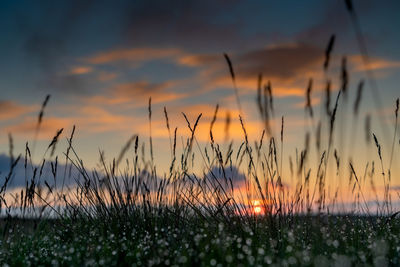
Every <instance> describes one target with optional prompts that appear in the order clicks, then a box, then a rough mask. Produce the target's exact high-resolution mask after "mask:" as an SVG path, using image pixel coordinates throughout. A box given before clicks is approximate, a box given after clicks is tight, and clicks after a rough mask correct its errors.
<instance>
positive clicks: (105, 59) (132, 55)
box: [85, 47, 181, 64]
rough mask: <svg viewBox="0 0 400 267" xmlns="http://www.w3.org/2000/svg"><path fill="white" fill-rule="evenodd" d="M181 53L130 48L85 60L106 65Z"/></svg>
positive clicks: (166, 56) (167, 50)
mask: <svg viewBox="0 0 400 267" xmlns="http://www.w3.org/2000/svg"><path fill="white" fill-rule="evenodd" d="M180 53H181V52H180V50H178V49H173V48H170V49H168V48H167V49H157V48H148V47H147V48H132V49H116V50H110V51H107V52H101V53H98V54H97V55H94V56H92V57H88V58H86V59H85V61H86V62H88V63H90V64H106V63H112V62H117V61H136V62H143V61H149V60H154V59H161V58H168V57H172V56H177V55H179V54H180Z"/></svg>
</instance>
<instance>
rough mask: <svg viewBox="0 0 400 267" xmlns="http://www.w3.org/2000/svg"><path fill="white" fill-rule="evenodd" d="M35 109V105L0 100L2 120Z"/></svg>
mask: <svg viewBox="0 0 400 267" xmlns="http://www.w3.org/2000/svg"><path fill="white" fill-rule="evenodd" d="M33 110H35V107H33V106H22V105H20V104H17V103H16V102H13V101H8V100H0V121H3V120H9V119H13V118H17V117H19V116H21V115H24V114H26V113H29V112H32V111H33Z"/></svg>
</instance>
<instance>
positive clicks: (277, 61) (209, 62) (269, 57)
mask: <svg viewBox="0 0 400 267" xmlns="http://www.w3.org/2000/svg"><path fill="white" fill-rule="evenodd" d="M231 56H232V59H233V60H232V61H233V65H234V69H235V72H236V74H237V76H238V77H239V78H244V79H255V77H257V75H258V73H262V74H263V75H264V77H267V78H269V79H271V78H275V79H281V80H284V79H291V78H294V77H296V76H298V75H299V74H301V73H302V72H304V71H306V70H310V69H312V68H314V67H316V66H317V65H318V63H321V62H322V59H323V50H322V49H321V48H320V47H316V46H313V45H309V44H305V43H293V44H277V45H275V46H271V47H266V48H261V49H258V50H253V51H249V52H244V53H239V54H233V55H231ZM179 63H181V64H184V65H188V66H202V67H206V68H214V69H215V73H217V72H220V74H221V75H223V76H224V77H225V76H226V77H227V74H226V68H227V66H226V64H225V62H224V60H223V57H222V55H192V56H186V57H183V58H181V59H180V60H179ZM221 63H224V64H222V65H221ZM321 64H322V63H321ZM216 68H220V69H219V70H217V69H216ZM219 78H220V77H219Z"/></svg>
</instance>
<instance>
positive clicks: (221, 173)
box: [204, 166, 246, 190]
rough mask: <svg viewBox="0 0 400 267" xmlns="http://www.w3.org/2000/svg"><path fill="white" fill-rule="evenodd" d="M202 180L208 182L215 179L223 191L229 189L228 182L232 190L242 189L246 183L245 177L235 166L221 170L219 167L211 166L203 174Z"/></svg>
mask: <svg viewBox="0 0 400 267" xmlns="http://www.w3.org/2000/svg"><path fill="white" fill-rule="evenodd" d="M204 179H207V180H209V181H214V180H215V179H217V180H218V181H219V183H220V184H221V186H222V187H223V188H224V189H225V190H228V189H230V188H231V184H230V181H232V186H233V189H234V190H235V189H243V188H244V187H245V183H246V176H245V175H244V174H243V173H242V172H240V171H239V169H238V168H237V167H235V166H232V167H224V168H223V169H222V167H219V166H213V167H212V168H211V169H210V170H209V171H208V172H207V173H206V174H204Z"/></svg>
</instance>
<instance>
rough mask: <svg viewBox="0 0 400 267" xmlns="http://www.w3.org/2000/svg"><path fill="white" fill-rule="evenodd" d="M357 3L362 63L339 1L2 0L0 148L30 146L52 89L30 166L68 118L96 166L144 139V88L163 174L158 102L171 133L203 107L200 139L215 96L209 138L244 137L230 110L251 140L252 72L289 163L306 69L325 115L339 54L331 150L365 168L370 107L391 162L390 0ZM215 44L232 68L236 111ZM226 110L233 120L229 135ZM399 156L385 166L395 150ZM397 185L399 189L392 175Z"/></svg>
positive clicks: (309, 124) (165, 142) (393, 60)
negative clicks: (268, 93)
mask: <svg viewBox="0 0 400 267" xmlns="http://www.w3.org/2000/svg"><path fill="white" fill-rule="evenodd" d="M353 2H354V8H355V10H356V12H357V16H358V21H359V24H360V26H361V30H362V35H363V38H364V40H365V44H366V46H367V49H368V55H369V56H368V59H369V65H368V66H366V65H365V64H364V63H363V60H362V55H361V52H360V47H359V45H358V42H357V36H356V34H355V31H354V27H353V24H352V21H351V19H350V16H349V14H348V12H347V11H346V6H345V3H344V1H339V0H327V1H318V0H307V1H235V0H232V1H90V0H89V1H77V0H71V1H66V0H65V1H1V3H0V17H1V23H0V30H1V33H2V37H1V41H0V58H1V60H0V90H1V96H0V133H1V135H0V153H1V154H4V155H7V154H8V151H9V137H8V135H9V134H12V137H13V141H14V150H15V151H14V154H19V153H24V147H25V143H26V142H29V143H30V144H33V143H34V136H35V129H36V123H37V117H38V113H39V110H40V107H41V104H42V102H43V100H44V99H45V96H46V95H48V94H50V95H51V98H50V101H49V104H48V106H47V107H46V109H45V114H44V118H43V124H42V127H41V129H40V133H39V135H38V142H37V147H36V150H35V154H36V155H35V156H36V158H37V162H39V161H40V158H41V157H40V156H41V155H42V154H43V153H44V151H45V148H46V146H47V145H48V144H49V142H50V141H51V139H52V137H53V136H54V134H55V133H56V131H57V130H58V129H60V128H64V133H63V135H62V138H61V141H62V143H61V144H60V145H59V146H58V150H57V153H59V154H60V155H62V153H63V149H64V148H65V146H66V141H65V138H67V137H68V136H69V134H70V132H71V130H72V127H73V125H76V134H75V140H74V144H75V148H76V151H77V153H78V154H79V156H80V157H81V158H82V159H83V160H84V162H85V163H86V164H87V166H89V167H95V166H96V164H97V162H98V158H99V150H104V151H105V154H106V155H107V157H108V159H111V158H113V157H117V156H118V154H119V151H120V149H121V148H122V147H123V146H124V144H125V143H126V141H127V140H128V139H129V137H130V136H132V135H134V134H138V135H139V136H140V137H141V138H142V139H141V140H143V141H147V139H148V137H149V133H150V130H149V121H148V102H149V98H150V97H151V99H152V132H151V135H152V137H153V142H154V147H155V153H154V154H155V155H154V157H155V160H156V162H157V163H158V165H159V168H160V169H164V170H167V168H168V166H169V163H170V144H169V134H168V131H167V129H166V126H165V125H166V123H165V118H164V107H166V109H167V111H168V114H169V119H170V124H171V128H172V129H174V128H175V127H178V136H188V135H189V134H190V132H189V130H188V129H187V127H186V122H185V119H184V117H183V116H182V112H185V114H187V116H188V119H189V120H190V121H191V122H192V123H194V121H195V119H196V118H197V116H198V114H199V113H202V118H201V121H200V123H199V129H198V132H197V135H196V136H197V139H198V141H199V143H200V144H205V143H206V142H208V141H209V133H208V131H209V125H210V122H211V120H212V117H213V114H214V110H215V106H216V105H217V104H218V105H219V113H218V119H217V121H216V124H215V128H214V129H215V132H214V136H215V138H216V140H217V141H218V142H221V143H223V144H227V141H226V139H228V140H231V139H233V140H235V141H237V142H239V144H240V142H241V141H243V132H242V130H241V126H240V123H239V120H238V115H239V113H241V114H242V115H243V117H244V121H245V125H246V128H247V132H248V134H249V137H250V139H251V140H258V139H259V138H260V136H261V132H262V130H263V127H264V124H263V123H262V122H261V119H260V114H259V113H258V110H257V105H256V101H255V100H256V96H257V79H258V75H259V74H260V73H261V74H262V76H263V82H264V83H267V81H270V83H271V86H272V91H273V95H274V109H275V110H274V114H273V117H272V119H271V124H272V125H273V130H274V131H273V133H274V134H275V135H276V136H277V135H278V133H279V131H280V123H281V117H282V116H284V118H285V151H286V153H285V154H284V157H283V158H284V161H285V164H286V163H287V162H288V157H289V156H292V157H295V151H296V148H298V149H301V148H302V147H303V146H304V142H305V141H304V133H305V132H307V131H311V130H312V129H315V126H316V123H317V119H314V120H311V119H310V118H309V117H308V116H307V114H306V112H305V108H304V106H305V101H306V98H305V95H306V89H307V85H308V82H309V79H310V78H313V91H312V92H313V94H312V98H311V100H312V105H313V109H314V113H315V115H316V117H318V116H319V115H321V114H323V112H322V110H323V105H324V99H323V96H324V90H325V82H326V79H328V78H329V79H331V81H332V94H333V96H336V94H337V91H338V88H339V87H340V79H339V78H340V65H341V61H342V57H344V56H346V58H347V66H348V71H349V95H348V102H347V104H346V102H343V108H341V109H339V111H338V117H339V118H340V120H341V121H342V122H341V123H340V124H339V125H338V127H339V131H340V132H342V135H340V136H341V137H342V138H341V140H342V141H340V140H338V141H337V142H336V145H337V146H338V150H339V152H342V154H343V155H345V153H348V157H352V160H353V162H354V165H355V166H356V168H357V169H359V170H360V172H361V171H362V170H363V166H364V165H365V162H367V161H368V158H367V157H368V156H369V155H371V154H372V153H375V154H376V150H375V148H374V146H373V143H366V142H365V140H364V139H366V137H364V136H365V134H364V131H363V129H364V126H363V125H364V119H365V118H366V116H368V115H370V116H371V129H372V131H373V132H375V133H376V135H377V136H378V138H379V139H380V140H381V142H382V143H383V144H384V145H385V146H384V157H385V158H386V161H389V159H388V158H389V154H390V147H391V141H392V138H393V129H394V103H395V100H396V98H398V97H399V96H400V93H399V92H400V91H399V89H398V85H399V83H400V75H399V74H400V51H399V49H398V45H399V43H400V34H399V32H398V29H399V27H400V20H399V19H398V10H399V8H400V2H399V1H394V0H393V1H385V3H382V2H378V1H370V0H365V1H361V0H360V1H353ZM332 34H335V36H336V38H335V45H334V48H333V51H332V59H331V63H330V67H329V70H328V72H327V73H324V72H323V68H322V66H323V62H324V51H325V48H326V46H327V44H328V41H329V38H330V37H331V35H332ZM224 53H227V54H228V55H229V56H230V59H231V61H232V64H233V67H234V70H235V74H236V84H237V88H238V93H239V98H240V101H241V104H242V106H243V110H242V111H240V110H239V108H238V106H237V104H236V99H235V92H234V88H233V84H232V80H231V77H230V74H229V68H228V66H227V63H226V61H225V58H224V56H223V55H224ZM367 68H368V69H369V70H370V71H371V72H372V73H373V76H374V77H375V80H376V83H377V84H378V95H379V97H380V99H381V102H382V105H381V106H379V107H377V106H376V105H375V103H376V102H375V101H376V100H375V98H376V97H375V96H374V95H373V94H372V93H371V84H369V83H368V81H367V75H366V69H367ZM362 79H364V80H366V83H365V84H366V85H365V88H364V93H363V98H362V103H361V107H360V113H359V114H360V115H359V120H358V122H357V120H355V119H354V115H353V113H352V106H353V102H354V99H355V94H356V91H357V84H358V83H359V81H360V80H362ZM332 101H333V100H332ZM228 113H229V114H230V116H231V118H232V124H231V129H230V131H229V136H228V137H226V134H225V132H224V122H225V119H226V116H227V114H228ZM322 116H323V115H322ZM325 120H326V118H325ZM324 127H325V126H323V130H324V129H325V128H324ZM383 128H387V129H388V130H386V133H385V131H384V130H383ZM325 131H326V129H325ZM396 138H397V140H398V139H399V138H398V136H397V137H396ZM325 141H326V140H325ZM178 143H179V142H178ZM396 144H397V150H396V151H398V150H399V149H398V141H396ZM178 146H179V144H178ZM350 154H351V155H352V156H351V155H350ZM397 154H398V152H396V153H395V156H394V162H396V161H397V162H398V160H399V159H400V157H399V155H397ZM317 158H318V157H316V158H315V160H316V162H317V161H318V159H317ZM373 159H375V160H376V157H375V156H374V158H373ZM3 161H4V162H6V161H7V160H3ZM314 165H315V164H314ZM394 165H395V166H396V164H394ZM393 183H394V184H399V185H400V178H396V177H395V178H394V180H393Z"/></svg>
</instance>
